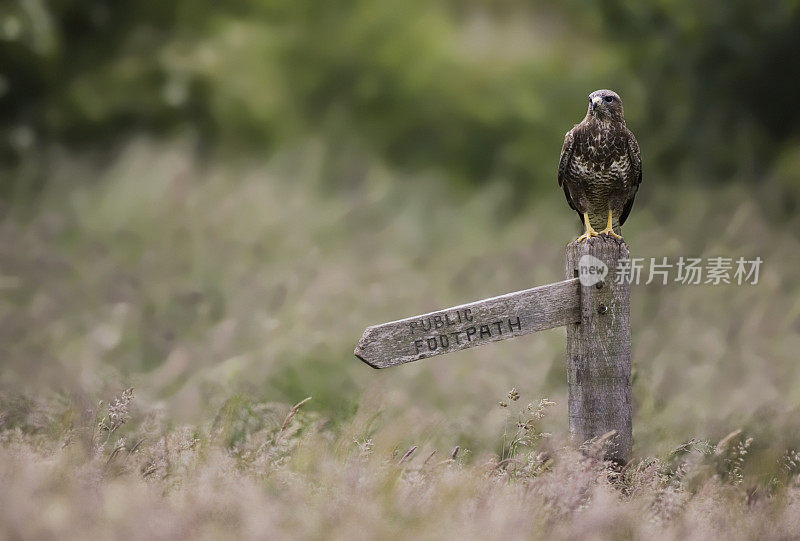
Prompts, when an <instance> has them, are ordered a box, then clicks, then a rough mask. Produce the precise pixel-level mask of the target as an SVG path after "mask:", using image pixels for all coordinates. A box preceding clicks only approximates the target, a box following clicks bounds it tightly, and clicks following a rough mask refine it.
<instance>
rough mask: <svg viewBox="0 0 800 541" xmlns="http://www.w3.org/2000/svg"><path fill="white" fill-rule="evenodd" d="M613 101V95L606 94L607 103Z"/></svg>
mask: <svg viewBox="0 0 800 541" xmlns="http://www.w3.org/2000/svg"><path fill="white" fill-rule="evenodd" d="M612 101H614V98H613V97H612V96H606V103H611V102H612Z"/></svg>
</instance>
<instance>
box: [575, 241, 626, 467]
mask: <svg viewBox="0 0 800 541" xmlns="http://www.w3.org/2000/svg"><path fill="white" fill-rule="evenodd" d="M585 255H592V256H594V257H596V258H597V259H599V260H601V261H602V262H603V263H605V265H607V266H608V269H609V273H608V275H607V276H606V277H605V280H604V281H602V282H600V283H598V284H593V285H588V286H587V285H581V286H580V310H581V317H580V322H579V323H570V324H569V325H567V383H568V385H569V431H570V436H571V437H572V439H573V441H575V442H576V443H577V444H582V443H583V442H585V441H587V440H590V439H592V438H597V437H600V436H603V435H604V434H607V433H608V432H610V431H612V430H616V432H617V435H616V437H615V438H614V439H613V440H612V445H611V447H609V449H608V451H607V453H606V458H607V459H610V460H614V461H616V462H618V463H626V462H627V461H628V460H629V459H630V456H631V448H632V445H633V426H632V421H631V416H632V411H631V409H632V408H631V326H630V284H629V283H627V282H624V283H620V284H618V283H616V280H615V278H614V271H615V269H616V268H617V265H618V261H620V260H624V259H629V258H630V254H629V252H628V246H627V245H626V244H625V242H624V241H619V242H618V241H616V240H615V239H613V238H609V237H604V236H603V237H596V238H591V239H589V240H587V241H584V242H581V243H577V244H576V243H574V242H573V243H572V244H570V245H569V246H567V269H566V270H567V277H570V278H571V277H574V276H577V275H578V274H577V273H578V269H579V265H580V261H581V257H583V256H585Z"/></svg>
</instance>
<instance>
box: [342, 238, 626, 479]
mask: <svg viewBox="0 0 800 541" xmlns="http://www.w3.org/2000/svg"><path fill="white" fill-rule="evenodd" d="M629 259H630V254H629V252H628V247H627V245H626V244H625V242H624V241H617V240H616V239H613V238H610V237H606V236H601V237H593V238H591V239H589V240H586V241H584V242H581V243H575V242H573V243H571V244H569V245H568V246H567V268H566V279H565V280H563V281H561V282H556V283H554V284H548V285H545V286H540V287H535V288H533V289H526V290H523V291H517V292H515V293H508V294H506V295H501V296H499V297H492V298H490V299H484V300H480V301H475V302H471V303H468V304H462V305H460V306H454V307H452V308H447V309H444V310H437V311H435V312H430V313H428V314H423V315H419V316H413V317H409V318H405V319H400V320H398V321H392V322H390V323H383V324H380V325H374V326H372V327H368V328H367V329H366V330H365V331H364V334H363V336H362V337H361V340H359V342H358V345H357V346H356V349H355V352H354V353H355V355H356V357H358V358H359V359H361V360H362V361H364V362H365V363H367V364H368V365H370V366H371V367H373V368H387V367H389V366H394V365H398V364H403V363H408V362H411V361H417V360H420V359H425V358H427V357H433V356H434V355H442V354H445V353H453V352H456V351H460V350H462V349H466V348H470V347H475V346H481V345H483V344H488V343H490V342H496V341H499V340H506V339H508V338H514V337H517V336H522V335H525V334H529V333H532V332H534V331H542V330H545V329H551V328H553V327H561V326H566V327H567V384H568V387H569V430H570V437H571V438H572V440H573V441H574V442H575V443H577V444H581V443H583V442H585V441H587V440H590V439H593V438H597V437H600V436H604V435H606V434H608V433H609V432H611V431H615V432H616V435H615V437H614V438H613V440H612V444H611V445H610V446H609V448H608V450H607V453H606V458H608V459H610V460H614V461H615V462H618V463H625V462H627V461H628V460H629V459H630V455H631V447H632V444H633V434H632V432H633V429H632V423H631V333H630V284H629V283H628V282H627V281H625V280H623V281H621V283H617V280H615V279H614V276H613V275H614V271H615V270H616V269H617V268H619V262H620V261H624V260H629Z"/></svg>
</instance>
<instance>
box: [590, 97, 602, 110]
mask: <svg viewBox="0 0 800 541" xmlns="http://www.w3.org/2000/svg"><path fill="white" fill-rule="evenodd" d="M591 101H592V110H594V109H597V108H598V107H599V106H600V104H601V103H602V102H603V99H602V98H601V97H600V96H595V97H594V98H591Z"/></svg>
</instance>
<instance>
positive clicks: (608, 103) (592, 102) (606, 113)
mask: <svg viewBox="0 0 800 541" xmlns="http://www.w3.org/2000/svg"><path fill="white" fill-rule="evenodd" d="M588 114H589V116H593V117H595V118H597V119H602V120H616V121H622V122H625V115H624V113H623V112H622V100H621V99H620V97H619V94H617V93H616V92H614V91H613V90H595V91H594V92H592V93H591V94H589V112H588Z"/></svg>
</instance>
